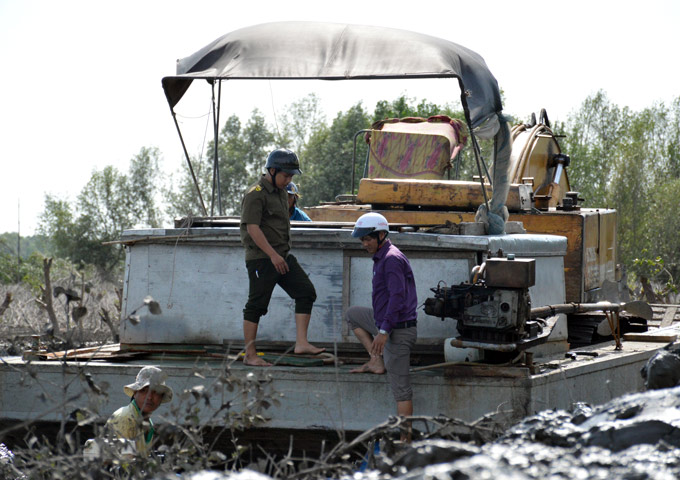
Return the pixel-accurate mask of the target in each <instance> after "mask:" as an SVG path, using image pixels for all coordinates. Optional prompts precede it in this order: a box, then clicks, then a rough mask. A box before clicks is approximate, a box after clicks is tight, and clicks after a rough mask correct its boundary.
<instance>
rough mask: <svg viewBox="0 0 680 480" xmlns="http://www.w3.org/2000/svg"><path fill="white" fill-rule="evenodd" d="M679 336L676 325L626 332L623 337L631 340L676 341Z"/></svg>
mask: <svg viewBox="0 0 680 480" xmlns="http://www.w3.org/2000/svg"><path fill="white" fill-rule="evenodd" d="M677 338H678V329H677V328H676V327H666V328H655V329H653V330H648V331H646V332H642V333H626V334H624V335H623V339H624V340H626V341H629V342H674V341H675V340H676V339H677Z"/></svg>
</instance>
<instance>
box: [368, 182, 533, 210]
mask: <svg viewBox="0 0 680 480" xmlns="http://www.w3.org/2000/svg"><path fill="white" fill-rule="evenodd" d="M485 188H486V194H487V196H488V198H491V195H492V193H493V189H492V187H491V186H490V185H488V184H487V185H486V187H485ZM525 190H527V186H525V185H512V184H511V185H510V187H509V191H508V197H507V200H506V206H507V207H508V210H510V211H513V212H518V211H524V210H528V209H529V206H530V201H529V198H528V196H527V195H524V192H525ZM357 200H358V201H359V202H362V203H370V204H381V205H419V206H435V207H447V208H451V209H464V210H472V211H474V210H476V209H477V207H478V206H479V205H480V204H482V203H484V195H483V193H482V186H481V185H480V184H479V183H477V182H465V181H460V180H415V179H384V178H362V179H361V182H360V183H359V192H358V193H357Z"/></svg>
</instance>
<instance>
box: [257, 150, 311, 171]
mask: <svg viewBox="0 0 680 480" xmlns="http://www.w3.org/2000/svg"><path fill="white" fill-rule="evenodd" d="M264 167H265V168H266V169H270V168H274V169H276V171H277V172H279V171H280V172H286V173H288V174H290V175H300V174H301V173H302V171H301V170H300V160H298V157H297V155H296V154H295V152H293V151H292V150H288V149H287V148H277V149H276V150H274V151H273V152H271V153H270V154H269V156H268V157H267V164H266V165H265V166H264Z"/></svg>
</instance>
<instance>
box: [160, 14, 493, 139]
mask: <svg viewBox="0 0 680 480" xmlns="http://www.w3.org/2000/svg"><path fill="white" fill-rule="evenodd" d="M445 77H454V78H457V79H458V83H459V85H460V89H461V101H462V103H463V109H464V110H465V111H466V113H468V112H469V115H470V121H471V123H472V127H473V128H474V127H477V126H479V125H481V124H482V123H483V122H484V121H485V120H487V119H488V118H489V117H490V116H492V115H493V114H494V113H496V112H500V111H501V109H502V105H501V97H500V92H499V89H498V83H497V82H496V79H495V78H494V77H493V75H492V74H491V72H490V71H489V69H488V68H487V66H486V63H485V62H484V59H483V58H482V57H481V56H479V55H478V54H476V53H475V52H473V51H472V50H469V49H467V48H465V47H463V46H461V45H458V44H456V43H453V42H450V41H448V40H444V39H441V38H436V37H432V36H429V35H424V34H422V33H416V32H409V31H405V30H397V29H392V28H384V27H371V26H361V25H348V24H340V23H337V24H336V23H317V22H274V23H265V24H261V25H255V26H251V27H246V28H242V29H240V30H235V31H233V32H230V33H227V34H226V35H223V36H222V37H220V38H218V39H217V40H215V41H214V42H212V43H210V44H209V45H206V46H205V47H203V48H202V49H200V50H199V51H197V52H196V53H194V54H193V55H190V56H188V57H186V58H182V59H180V60H178V61H177V75H175V76H169V77H165V78H163V88H164V90H165V95H166V97H167V100H168V103H169V104H170V107H171V108H172V107H174V106H175V105H176V104H177V102H179V101H180V99H181V98H182V96H183V95H184V93H185V92H186V91H187V89H188V88H189V86H190V85H191V82H192V81H193V80H195V79H208V80H214V79H223V80H231V79H283V78H286V79H322V80H348V79H371V78H445Z"/></svg>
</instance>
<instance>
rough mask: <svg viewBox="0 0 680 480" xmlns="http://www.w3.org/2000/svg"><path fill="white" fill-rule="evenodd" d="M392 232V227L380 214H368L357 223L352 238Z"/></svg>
mask: <svg viewBox="0 0 680 480" xmlns="http://www.w3.org/2000/svg"><path fill="white" fill-rule="evenodd" d="M389 231H390V225H389V224H388V223H387V219H386V218H385V217H383V216H382V215H380V214H379V213H375V212H371V213H366V214H364V215H362V216H360V217H359V219H358V220H357V223H355V224H354V231H353V232H352V236H353V237H356V238H361V237H365V236H366V235H368V234H369V233H373V232H387V233H389Z"/></svg>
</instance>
